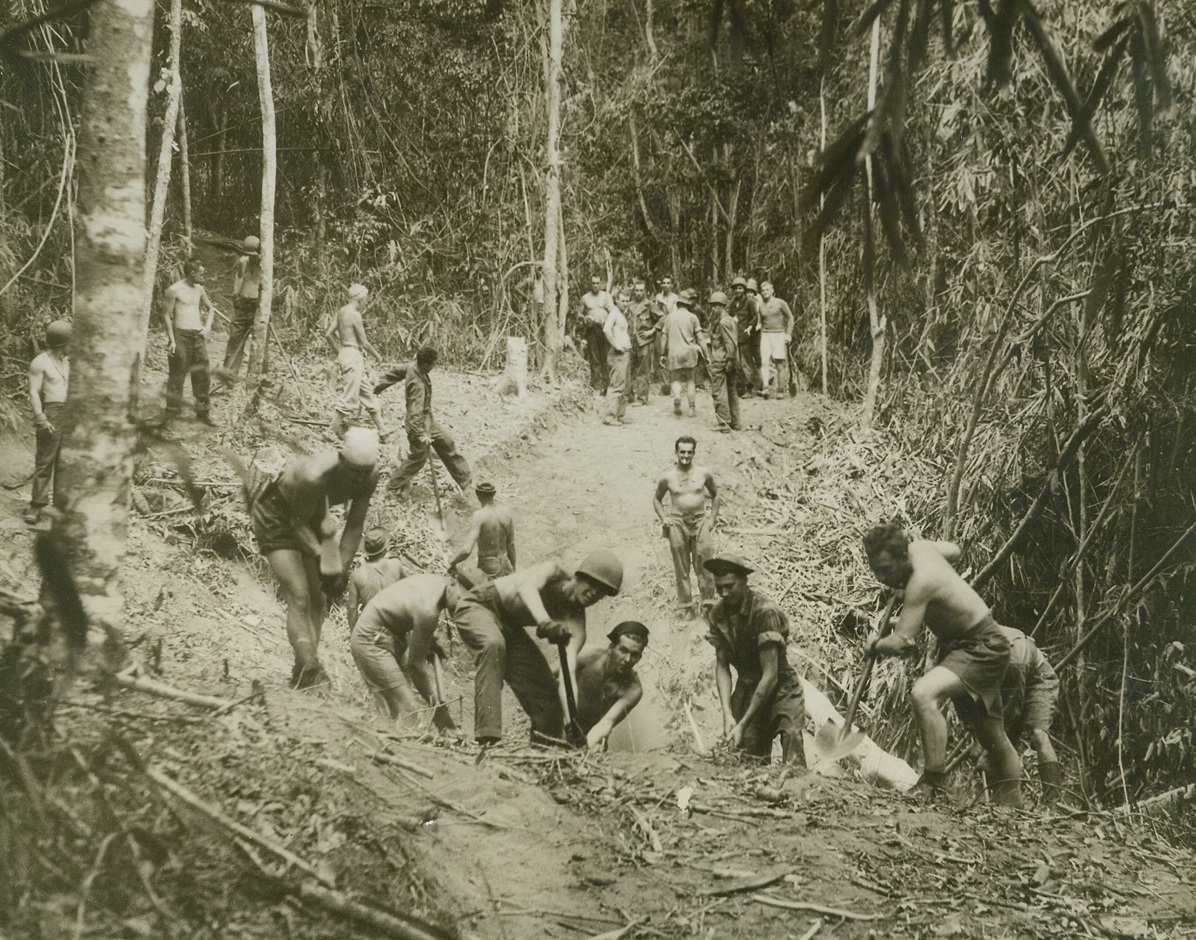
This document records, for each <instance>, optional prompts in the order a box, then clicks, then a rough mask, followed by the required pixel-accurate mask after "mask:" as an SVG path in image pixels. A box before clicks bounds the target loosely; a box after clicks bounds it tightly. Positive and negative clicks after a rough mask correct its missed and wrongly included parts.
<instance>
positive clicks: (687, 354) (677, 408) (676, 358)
mask: <svg viewBox="0 0 1196 940" xmlns="http://www.w3.org/2000/svg"><path fill="white" fill-rule="evenodd" d="M697 299H698V295H697V294H695V293H694V292H693V291H692V290H690V289H689V288H686V289H685V290H683V291H682V292H681V293H680V294H679V295H678V297H677V306H676V307H675V308H674V310H673V312H672V313H670V314H669V315H668V316H666V317H665V318H664V322H663V324H662V325H661V331H662V332H663V333H664V362H665V366H666V368H667V369H668V370H669V380H670V381H671V382H672V390H673V414H675V415H678V416H680V414H681V389H682V387H683V386H684V388H685V396H686V398H687V399H688V400H689V413H690V416H691V417H692V416H694V415H696V414H697V413H698V411H697V407H696V401H697V391H696V385H695V383H694V371H695V370H696V369H697V367H698V360H699V358H700V357H702V356H705V357H706V358H707V359H709V358H710V354H709V351H708V350H707V349H706V337H705V334H703V332H702V323H701V321H700V320H698V315H697V314H696V313H694V312H693V306H694V303H695V301H696V300H697Z"/></svg>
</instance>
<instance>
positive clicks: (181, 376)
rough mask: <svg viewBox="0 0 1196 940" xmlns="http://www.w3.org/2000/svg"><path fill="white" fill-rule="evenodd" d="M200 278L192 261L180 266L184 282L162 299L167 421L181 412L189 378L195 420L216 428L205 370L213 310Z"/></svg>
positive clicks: (200, 272)
mask: <svg viewBox="0 0 1196 940" xmlns="http://www.w3.org/2000/svg"><path fill="white" fill-rule="evenodd" d="M203 274H204V268H203V265H202V264H201V263H200V262H199V261H198V260H197V259H195V258H192V259H191V260H190V261H188V262H187V263H186V264H184V265H183V279H182V280H181V281H175V282H174V283H173V284H171V285H170V287H168V288H167V289H166V295H165V297H164V298H163V299H162V319H163V320H164V321H165V322H166V352H167V356H168V364H169V367H170V370H169V373H168V375H167V377H166V420H167V421H171V420H173V419H175V418H177V417H178V416H179V412H180V411H182V410H183V382H184V381H185V380H186V379H187V378H188V377H190V379H191V395H192V397H193V398H194V399H195V416H196V418H198V419H199V420H200V421H202V422H203V423H204V424H207V425H211V426H212V427H216V420H215V418H213V417H212V410H211V401H210V398H209V396H210V393H211V388H212V376H211V373H210V371H209V369H208V334H209V333H210V332H212V317H213V316H214V315H215V313H216V308H215V307H213V306H212V301H211V300H210V299H209V298H208V292H207V291H206V290H204V286H203ZM205 310H206V311H207V317H206V318H205V317H204V311H205Z"/></svg>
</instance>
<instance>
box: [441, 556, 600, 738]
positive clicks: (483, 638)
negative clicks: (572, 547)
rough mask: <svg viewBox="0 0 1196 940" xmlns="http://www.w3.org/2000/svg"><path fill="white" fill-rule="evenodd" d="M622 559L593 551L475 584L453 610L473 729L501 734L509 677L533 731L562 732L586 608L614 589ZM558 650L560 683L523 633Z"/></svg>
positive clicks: (548, 734)
mask: <svg viewBox="0 0 1196 940" xmlns="http://www.w3.org/2000/svg"><path fill="white" fill-rule="evenodd" d="M622 584H623V563H622V562H620V561H619V559H618V558H616V557H615V556H614V555H613V554H611V553H610V552H607V551H595V552H591V553H590V554H589V555H587V556H586V558H585V559H584V560H583V561H582V563H581V564H580V565H578V566H577V568H576V569H574V570H573V571H569V570H566V569H565V568H563V567H562V566H561V565H559V564H557V563H556V562H553V561H546V562H543V563H541V564H538V565H533V566H532V567H530V568H524V569H522V570H521V571H516V572H515V573H514V574H509V575H507V576H506V577H503V578H498V579H497V580H495V581H489V582H486V583H485V584H481V585H478V586H477V587H475V588H474V589H473V590H472V591H470V592H469V593H468V594H466V595H465V596H464V597H463V598H461V601H460V603H459V604H457V609H456V611H455V612H454V614H453V622H454V623H455V624H456V625H457V631H458V632H459V633H460V634H461V639H463V640H464V641H465V643H466V644H467V645H468V646H469V648H470V649H472V650H473V652H474V658H475V662H476V664H477V672H476V673H475V675H474V732H475V737H476V738H477V741H478V743H479V744H481V745H482V746H483V747H488V746H491V745H493V744H496V743H497V742H498V741H499V740H500V739H501V738H502V684H503V680H506V682H507V684H508V685H509V686H510V687H511V691H512V692H514V693H515V698H516V699H518V700H519V704H520V705H521V706H522V707H523V710H524V711H525V712H527V715H528V717H529V718H530V719H531V723H532V732H533V734H540V735H543V736H545V737H548V738H553V739H560V738H561V737H562V735H563V733H564V727H565V724H564V716H565V706H564V705H563V704H562V699H563V698H565V697H566V696H565V694H564V691H563V690H564V688H566V686H565V683H566V682H571V683H572V685H573V688H574V689H576V688H577V653H578V651H579V650H580V649H581V648H582V646H584V645H585V640H586V608H587V607H591V606H593V605H594V604H596V603H598V601H600V600H602V598H604V597H613V596H614V595H616V594H618V593H619V588H620V587H621V586H622ZM528 627H535V628H536V636H538V637H540V638H541V639H544V640H547V641H548V642H549V643H552V644H555V645H557V646H559V647H561V648H562V650H563V657H564V659H565V665H566V669H567V672H565V671H562V674H561V676H560V688H558V685H557V679H555V678H554V677H553V674H552V670H551V669H550V668H549V666H548V661H547V660H546V659H545V658H544V655H543V654H542V653H541V652H540V649H539V648H538V647H537V646H536V643H535V641H534V640H532V638H531V637H530V636H529V635H528V633H527V628H528Z"/></svg>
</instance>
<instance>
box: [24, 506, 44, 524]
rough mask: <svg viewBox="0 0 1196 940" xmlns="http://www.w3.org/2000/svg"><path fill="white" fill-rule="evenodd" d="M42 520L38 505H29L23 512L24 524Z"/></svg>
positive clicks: (36, 522)
mask: <svg viewBox="0 0 1196 940" xmlns="http://www.w3.org/2000/svg"><path fill="white" fill-rule="evenodd" d="M41 521H42V511H41V507H40V506H30V507H29V509H28V511H27V512H26V513H25V525H37V524H38V523H39V522H41Z"/></svg>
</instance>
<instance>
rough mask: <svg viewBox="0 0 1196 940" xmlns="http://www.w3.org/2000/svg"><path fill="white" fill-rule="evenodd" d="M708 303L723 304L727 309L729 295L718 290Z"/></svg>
mask: <svg viewBox="0 0 1196 940" xmlns="http://www.w3.org/2000/svg"><path fill="white" fill-rule="evenodd" d="M708 303H710V304H722V305H723V306H724V307H725V306H727V295H726V294H724V293H723V292H722V291H721V290H716V291H715V292H714V293H713V294H711V295H710V300H709V301H708Z"/></svg>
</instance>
